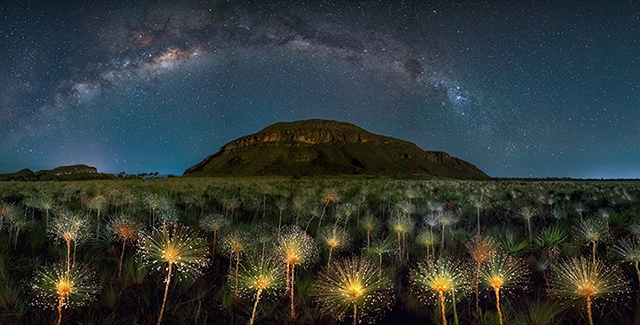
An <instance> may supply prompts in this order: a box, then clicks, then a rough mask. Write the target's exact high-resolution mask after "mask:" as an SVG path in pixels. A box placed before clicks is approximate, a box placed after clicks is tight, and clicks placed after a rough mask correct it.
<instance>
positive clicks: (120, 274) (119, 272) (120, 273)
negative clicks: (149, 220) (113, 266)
mask: <svg viewBox="0 0 640 325" xmlns="http://www.w3.org/2000/svg"><path fill="white" fill-rule="evenodd" d="M126 243H127V240H126V239H125V240H123V241H122V253H120V265H119V266H118V279H121V278H122V258H123V257H124V245H125V244H126Z"/></svg>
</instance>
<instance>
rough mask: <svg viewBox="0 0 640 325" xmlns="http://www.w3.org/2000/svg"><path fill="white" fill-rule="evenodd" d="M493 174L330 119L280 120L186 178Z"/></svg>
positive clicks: (460, 176) (227, 146) (459, 176)
mask: <svg viewBox="0 0 640 325" xmlns="http://www.w3.org/2000/svg"><path fill="white" fill-rule="evenodd" d="M340 174H364V175H386V176H400V177H407V176H422V177H430V176H431V177H448V178H457V179H488V178H490V177H489V176H487V175H486V174H485V173H484V172H482V171H481V170H480V169H478V168H477V167H475V166H474V165H472V164H470V163H468V162H466V161H463V160H461V159H458V158H454V157H451V156H450V155H449V154H447V153H445V152H441V151H424V150H422V149H420V148H419V147H418V146H417V145H415V144H413V143H411V142H408V141H403V140H399V139H395V138H391V137H386V136H383V135H378V134H374V133H371V132H368V131H366V130H364V129H362V128H360V127H357V126H355V125H353V124H350V123H345V122H338V121H329V120H318V119H313V120H304V121H296V122H281V123H276V124H273V125H270V126H268V127H266V128H264V129H262V130H261V131H259V132H257V133H254V134H250V135H246V136H243V137H241V138H238V139H236V140H233V141H231V142H229V143H227V144H225V145H224V146H223V147H222V148H221V149H220V151H219V152H218V153H216V154H214V155H211V156H209V157H207V158H206V159H205V160H203V161H202V162H201V163H199V164H197V165H195V166H193V167H191V168H189V169H187V170H186V171H185V173H184V175H185V176H252V175H340Z"/></svg>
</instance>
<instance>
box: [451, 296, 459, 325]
mask: <svg viewBox="0 0 640 325" xmlns="http://www.w3.org/2000/svg"><path fill="white" fill-rule="evenodd" d="M451 297H452V299H453V321H454V322H455V324H456V325H459V323H458V307H456V288H455V287H453V288H451Z"/></svg>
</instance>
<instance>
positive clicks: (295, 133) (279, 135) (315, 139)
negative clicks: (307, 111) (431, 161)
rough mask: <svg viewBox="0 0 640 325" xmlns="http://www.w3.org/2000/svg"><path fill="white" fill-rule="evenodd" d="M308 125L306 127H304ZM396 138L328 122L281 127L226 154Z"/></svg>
mask: <svg viewBox="0 0 640 325" xmlns="http://www.w3.org/2000/svg"><path fill="white" fill-rule="evenodd" d="M302 122H304V123H302ZM391 140H395V139H393V138H389V137H385V136H381V135H377V134H373V133H370V132H367V131H365V130H363V129H361V128H359V127H357V126H355V125H353V124H349V123H341V122H335V121H326V120H307V121H298V122H290V123H277V124H274V125H271V126H269V127H267V128H265V129H263V130H262V131H260V132H258V133H254V134H250V135H247V136H244V137H241V138H239V139H237V140H234V141H231V142H229V143H227V144H226V145H224V146H223V147H222V149H221V151H223V152H229V151H233V150H237V149H242V148H246V147H252V146H260V145H269V144H285V145H293V146H295V145H343V144H346V143H367V142H368V143H388V142H390V141H391Z"/></svg>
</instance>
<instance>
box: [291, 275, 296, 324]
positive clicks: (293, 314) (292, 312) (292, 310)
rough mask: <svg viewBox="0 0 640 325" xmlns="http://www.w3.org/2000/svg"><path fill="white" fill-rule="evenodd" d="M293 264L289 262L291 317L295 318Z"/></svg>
mask: <svg viewBox="0 0 640 325" xmlns="http://www.w3.org/2000/svg"><path fill="white" fill-rule="evenodd" d="M295 267H296V265H295V264H291V319H295V318H296V310H295V309H294V307H293V283H294V276H295Z"/></svg>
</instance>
